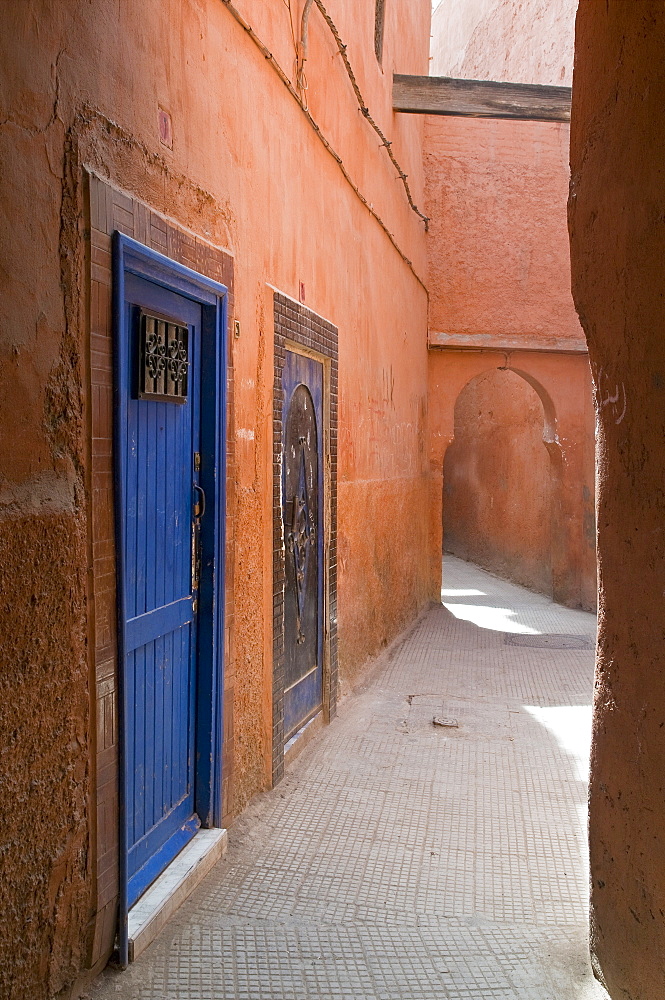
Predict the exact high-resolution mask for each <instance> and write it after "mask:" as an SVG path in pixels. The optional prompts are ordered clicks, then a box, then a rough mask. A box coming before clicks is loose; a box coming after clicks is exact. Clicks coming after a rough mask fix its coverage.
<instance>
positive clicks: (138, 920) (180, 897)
mask: <svg viewBox="0 0 665 1000" xmlns="http://www.w3.org/2000/svg"><path fill="white" fill-rule="evenodd" d="M227 840H228V837H227V833H226V830H199V831H198V832H197V833H196V835H195V836H194V837H193V838H192V840H191V841H190V842H189V844H187V847H185V848H184V849H183V850H182V851H181V852H180V854H179V855H178V856H177V858H174V859H173V861H172V862H171V864H170V865H169V866H168V868H167V869H166V870H165V871H163V872H162V874H161V875H160V876H159V878H158V879H157V880H156V881H155V882H153V884H152V885H151V886H150V888H149V889H148V891H147V892H145V893H144V894H143V896H141V898H140V899H139V900H138V901H137V902H136V903H135V904H134V906H132V908H131V910H130V911H129V961H130V962H133V961H134V960H135V959H136V958H138V957H139V955H140V954H141V952H142V951H145V949H146V948H147V947H148V945H149V944H150V943H151V942H152V941H154V940H155V938H156V937H157V935H158V934H159V932H160V930H161V929H162V927H163V926H164V924H165V923H166V921H167V920H168V919H169V917H172V916H173V914H174V913H175V911H176V910H177V909H178V907H179V906H180V905H181V904H182V903H184V901H185V900H186V899H187V897H188V896H189V895H190V893H191V892H193V890H194V889H195V888H196V886H197V885H198V884H199V882H201V880H202V879H203V878H204V877H205V876H206V875H207V874H208V872H209V871H210V869H211V868H212V867H213V865H214V864H215V863H216V862H217V861H219V859H220V858H221V857H222V855H224V854H225V853H226V846H227Z"/></svg>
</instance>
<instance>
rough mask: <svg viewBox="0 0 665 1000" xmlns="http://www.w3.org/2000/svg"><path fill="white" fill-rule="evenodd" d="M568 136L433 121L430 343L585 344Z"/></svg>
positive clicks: (526, 127) (505, 124)
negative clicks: (576, 282) (577, 302)
mask: <svg viewBox="0 0 665 1000" xmlns="http://www.w3.org/2000/svg"><path fill="white" fill-rule="evenodd" d="M568 140H569V129H568V126H567V125H565V124H558V123H551V122H512V121H492V120H475V119H469V118H443V117H434V116H429V117H428V118H427V126H426V135H425V150H426V154H425V163H426V171H427V214H428V215H429V216H430V217H431V222H430V230H429V235H428V250H429V282H430V314H429V326H430V339H431V340H433V339H434V338H435V336H436V335H437V334H444V335H450V336H452V337H455V338H456V340H457V341H458V342H461V338H467V337H469V336H473V335H476V336H477V335H480V336H482V337H483V338H484V339H485V340H486V341H487V343H488V345H489V346H491V345H492V344H493V343H497V342H500V343H499V346H504V345H505V344H506V343H507V342H508V341H510V343H512V344H514V345H515V346H516V345H517V344H523V345H524V346H525V347H526V346H534V345H535V342H536V341H537V343H538V346H541V347H546V348H560V347H566V346H570V344H571V342H572V343H574V344H575V345H577V346H582V347H583V335H582V331H581V328H580V324H579V320H578V318H577V314H576V312H575V308H574V305H573V300H572V296H571V293H570V250H569V247H568V235H567V228H566V226H567V223H566V199H567V197H568ZM493 338H496V340H493Z"/></svg>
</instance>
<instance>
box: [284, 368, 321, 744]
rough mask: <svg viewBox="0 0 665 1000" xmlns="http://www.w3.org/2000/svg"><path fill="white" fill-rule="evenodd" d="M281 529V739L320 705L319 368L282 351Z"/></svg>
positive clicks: (318, 708) (287, 737) (317, 709)
mask: <svg viewBox="0 0 665 1000" xmlns="http://www.w3.org/2000/svg"><path fill="white" fill-rule="evenodd" d="M282 386H283V388H284V411H283V416H282V427H283V436H284V440H283V462H282V516H283V523H284V547H285V573H284V577H285V584H284V683H285V687H284V738H285V740H288V739H289V738H290V737H291V736H293V735H294V734H295V733H297V732H298V730H299V729H300V728H301V727H302V726H303V725H304V724H305V723H306V722H307V721H308V720H309V719H311V718H312V717H313V716H314V715H315V714H316V713H317V712H318V711H319V710H320V708H321V705H322V701H323V687H322V680H323V439H322V434H323V419H322V418H323V412H322V411H323V365H322V364H321V363H320V362H318V361H316V360H314V359H313V358H308V357H304V356H303V355H301V354H296V353H295V352H293V351H286V357H285V362H284V368H283V372H282Z"/></svg>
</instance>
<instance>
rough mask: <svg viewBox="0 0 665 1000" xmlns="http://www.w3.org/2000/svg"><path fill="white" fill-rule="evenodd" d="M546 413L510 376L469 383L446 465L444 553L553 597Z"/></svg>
mask: <svg viewBox="0 0 665 1000" xmlns="http://www.w3.org/2000/svg"><path fill="white" fill-rule="evenodd" d="M544 424H545V414H544V412H543V405H542V403H541V401H540V399H539V398H538V396H537V394H536V392H535V390H534V389H532V388H531V386H530V385H529V384H528V382H526V381H525V380H524V379H523V378H521V377H520V376H519V375H516V374H515V373H514V372H511V371H498V370H495V371H489V372H485V373H484V374H483V375H479V376H477V377H476V378H474V379H472V380H471V382H469V383H468V384H467V385H466V386H465V387H464V389H463V390H462V392H461V393H460V394H459V396H458V397H457V402H456V403H455V438H454V440H453V442H452V444H451V445H450V447H449V448H448V450H447V451H446V456H445V459H444V465H443V484H444V485H443V489H444V497H443V547H444V550H445V551H446V552H451V553H452V554H453V555H456V556H459V557H460V558H462V559H468V560H470V561H471V562H475V563H477V564H478V565H480V566H483V567H484V568H485V569H488V570H489V571H490V572H492V573H496V574H497V575H498V576H502V577H507V578H508V579H511V580H515V582H516V583H520V584H523V585H524V586H526V587H530V588H532V589H533V590H539V591H541V592H542V593H545V594H550V596H551V594H552V563H551V546H552V542H551V533H552V498H551V494H552V482H551V480H552V470H551V467H550V466H551V463H550V456H549V453H548V451H547V448H546V446H545V444H544V442H543V433H544V431H545V426H544Z"/></svg>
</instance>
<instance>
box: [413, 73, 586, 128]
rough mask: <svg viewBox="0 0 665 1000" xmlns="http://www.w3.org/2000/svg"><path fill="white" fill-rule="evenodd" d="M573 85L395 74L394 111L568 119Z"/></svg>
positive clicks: (531, 119)
mask: <svg viewBox="0 0 665 1000" xmlns="http://www.w3.org/2000/svg"><path fill="white" fill-rule="evenodd" d="M570 96H571V90H570V87H543V86H540V85H539V84H531V83H495V82H494V81H491V80H454V79H452V77H448V76H407V75H406V74H401V73H395V74H394V75H393V110H394V111H402V112H405V113H407V114H414V115H452V116H454V117H463V118H516V119H518V120H520V121H540V122H569V121H570Z"/></svg>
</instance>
